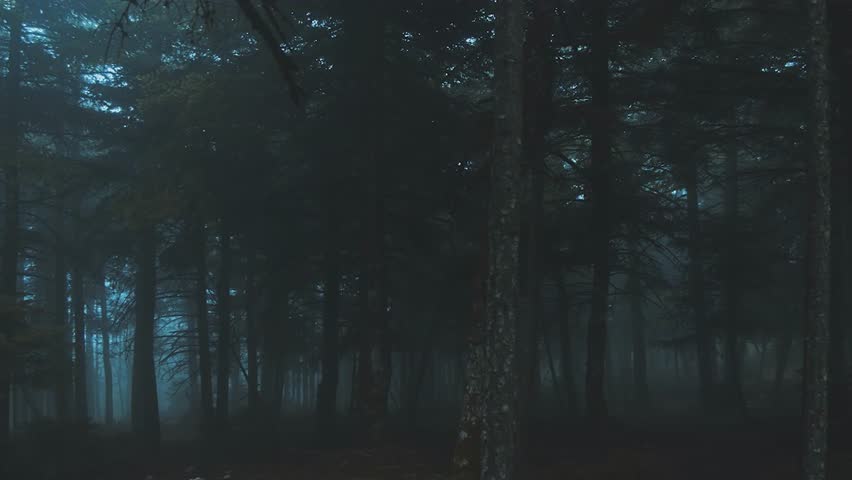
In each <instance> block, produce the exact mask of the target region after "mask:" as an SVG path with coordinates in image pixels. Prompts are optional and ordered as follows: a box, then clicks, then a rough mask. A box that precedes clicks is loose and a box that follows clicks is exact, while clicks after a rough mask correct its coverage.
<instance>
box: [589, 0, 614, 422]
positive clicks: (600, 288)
mask: <svg viewBox="0 0 852 480" xmlns="http://www.w3.org/2000/svg"><path fill="white" fill-rule="evenodd" d="M593 10H594V12H593V22H594V26H593V31H592V58H591V62H592V66H591V68H592V72H591V85H592V107H593V109H592V118H591V124H592V165H591V175H592V178H591V184H590V187H591V188H590V190H591V191H590V192H589V194H587V195H586V198H587V200H588V201H590V202H591V205H592V212H593V219H592V224H593V226H592V228H593V232H594V233H593V235H594V251H593V253H592V255H593V259H592V261H593V263H594V271H593V273H592V304H591V315H590V318H589V330H588V348H587V360H586V415H587V416H588V420H589V421H590V422H591V424H592V425H594V426H596V427H600V426H602V424H603V422H605V420H606V417H607V404H606V396H605V392H604V379H605V378H606V375H605V364H606V345H607V317H608V316H609V275H610V213H609V190H610V181H609V175H610V154H611V152H610V147H611V142H612V139H611V118H612V112H611V111H610V110H611V106H610V100H609V96H610V85H609V83H610V72H609V48H610V47H609V28H608V21H609V0H600V1H596V2H594V7H593Z"/></svg>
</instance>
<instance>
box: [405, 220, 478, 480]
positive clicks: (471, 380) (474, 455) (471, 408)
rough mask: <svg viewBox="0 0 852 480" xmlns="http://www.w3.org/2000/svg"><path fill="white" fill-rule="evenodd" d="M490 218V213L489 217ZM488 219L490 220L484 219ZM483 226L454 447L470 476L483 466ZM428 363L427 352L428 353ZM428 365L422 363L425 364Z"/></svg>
mask: <svg viewBox="0 0 852 480" xmlns="http://www.w3.org/2000/svg"><path fill="white" fill-rule="evenodd" d="M486 218H487V217H486ZM483 223H486V222H483ZM484 227H485V228H483V229H482V234H483V235H482V236H483V237H484V238H483V240H484V241H483V242H482V247H481V251H480V253H479V258H478V260H477V261H475V262H474V271H473V282H472V285H471V287H472V288H471V292H472V293H473V295H472V297H473V301H472V305H471V307H472V308H471V312H470V327H469V328H470V331H469V332H468V337H467V361H466V362H465V366H464V393H463V397H462V414H461V420H460V422H459V433H458V438H457V439H456V446H455V450H454V451H453V459H452V462H453V469H454V470H455V471H456V472H457V473H459V474H461V475H463V476H467V477H474V476H475V475H478V474H479V472H480V470H481V457H482V451H481V448H482V441H483V439H482V428H483V414H484V411H483V394H484V386H485V375H486V373H487V372H488V370H489V369H488V365H487V364H486V363H485V338H484V328H485V322H486V310H485V308H486V307H485V305H486V288H487V285H486V282H487V279H488V227H487V225H485V226H484ZM424 363H425V356H424ZM423 367H425V365H422V366H421V368H423Z"/></svg>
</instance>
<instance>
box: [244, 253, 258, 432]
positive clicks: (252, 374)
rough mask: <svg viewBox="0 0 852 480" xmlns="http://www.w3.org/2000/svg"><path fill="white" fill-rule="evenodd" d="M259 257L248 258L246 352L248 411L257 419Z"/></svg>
mask: <svg viewBox="0 0 852 480" xmlns="http://www.w3.org/2000/svg"><path fill="white" fill-rule="evenodd" d="M256 269H257V257H256V254H255V252H254V250H249V252H248V254H247V256H246V307H245V308H246V350H247V352H246V353H247V355H248V378H247V379H246V383H247V384H248V410H249V414H250V415H251V416H252V418H254V419H257V418H258V417H257V413H258V410H257V407H258V390H257V305H256V304H257V279H256V278H255V275H256Z"/></svg>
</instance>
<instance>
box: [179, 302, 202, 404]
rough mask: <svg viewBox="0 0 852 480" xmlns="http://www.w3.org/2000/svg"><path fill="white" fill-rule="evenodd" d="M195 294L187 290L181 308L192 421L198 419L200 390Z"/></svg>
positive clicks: (187, 386)
mask: <svg viewBox="0 0 852 480" xmlns="http://www.w3.org/2000/svg"><path fill="white" fill-rule="evenodd" d="M194 302H195V296H194V295H193V294H192V292H189V293H188V294H187V296H186V298H184V299H183V309H184V314H185V318H186V338H185V339H184V347H185V348H186V376H187V385H186V389H187V401H188V405H187V406H188V408H187V415H188V416H189V417H190V418H191V419H192V420H194V421H196V420H199V418H200V417H199V416H198V415H199V413H200V411H201V410H200V408H199V406H200V405H201V392H200V390H199V384H198V381H199V378H200V377H199V366H198V320H197V319H196V318H195V303H194Z"/></svg>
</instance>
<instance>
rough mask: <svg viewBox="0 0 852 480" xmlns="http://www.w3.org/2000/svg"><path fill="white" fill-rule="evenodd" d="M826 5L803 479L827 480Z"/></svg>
mask: <svg viewBox="0 0 852 480" xmlns="http://www.w3.org/2000/svg"><path fill="white" fill-rule="evenodd" d="M826 8H827V7H826V0H809V1H808V14H809V15H808V16H809V18H810V24H811V34H810V42H809V50H810V61H809V62H808V65H809V68H808V74H809V77H810V86H811V102H812V103H811V116H812V118H811V125H810V133H811V142H812V145H811V148H812V150H811V159H810V164H809V168H808V180H809V182H808V183H809V186H810V192H809V193H810V211H809V213H810V215H809V222H808V235H807V237H808V252H807V264H808V277H807V291H808V295H807V320H806V328H805V369H804V373H805V392H804V422H805V442H804V445H803V447H804V451H803V456H802V459H803V478H804V479H805V480H824V479H825V478H826V456H827V453H828V434H827V433H828V432H827V430H828V357H829V345H830V339H831V335H830V328H829V327H830V325H829V324H830V321H829V314H830V296H831V268H830V267H831V258H830V251H831V250H830V249H831V155H830V153H829V149H830V145H831V125H830V123H831V122H830V118H831V104H830V96H829V81H830V78H829V71H828V62H829V61H828V43H829V34H828V25H827V22H828V19H827V12H826Z"/></svg>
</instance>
